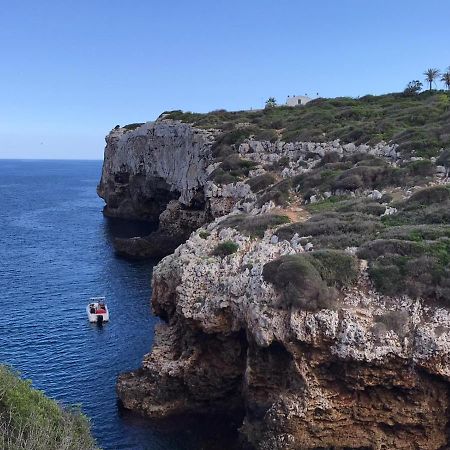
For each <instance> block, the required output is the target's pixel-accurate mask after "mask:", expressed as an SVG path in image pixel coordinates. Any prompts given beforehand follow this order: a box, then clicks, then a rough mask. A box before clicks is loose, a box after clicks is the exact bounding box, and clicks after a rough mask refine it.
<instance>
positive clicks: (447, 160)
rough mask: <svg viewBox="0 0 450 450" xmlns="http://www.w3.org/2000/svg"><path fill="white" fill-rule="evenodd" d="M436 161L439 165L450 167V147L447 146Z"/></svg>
mask: <svg viewBox="0 0 450 450" xmlns="http://www.w3.org/2000/svg"><path fill="white" fill-rule="evenodd" d="M436 163H437V164H438V165H439V166H444V167H450V148H446V149H445V150H444V151H443V152H442V153H441V154H440V155H439V158H438V159H437V161H436Z"/></svg>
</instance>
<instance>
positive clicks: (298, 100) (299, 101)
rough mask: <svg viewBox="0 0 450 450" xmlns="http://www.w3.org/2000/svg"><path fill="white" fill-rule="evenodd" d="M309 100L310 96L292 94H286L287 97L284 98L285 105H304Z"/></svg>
mask: <svg viewBox="0 0 450 450" xmlns="http://www.w3.org/2000/svg"><path fill="white" fill-rule="evenodd" d="M311 100H312V98H309V97H306V96H305V95H293V96H292V97H291V96H290V95H288V98H287V100H286V105H287V106H300V105H306V104H307V103H308V102H310V101H311Z"/></svg>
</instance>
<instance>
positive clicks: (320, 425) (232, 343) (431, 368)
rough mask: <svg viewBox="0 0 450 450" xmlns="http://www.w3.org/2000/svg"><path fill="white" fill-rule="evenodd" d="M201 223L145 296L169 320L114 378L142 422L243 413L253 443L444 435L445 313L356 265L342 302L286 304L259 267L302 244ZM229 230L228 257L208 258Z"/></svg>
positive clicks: (432, 445)
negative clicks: (147, 349) (379, 286)
mask: <svg viewBox="0 0 450 450" xmlns="http://www.w3.org/2000/svg"><path fill="white" fill-rule="evenodd" d="M208 232H209V233H210V235H209V236H208V237H207V238H206V239H202V238H201V237H200V236H199V234H198V233H194V234H193V235H192V236H191V238H190V239H189V240H188V241H187V242H186V244H184V245H182V246H181V247H180V248H178V249H177V250H176V251H175V253H174V254H173V255H171V256H168V257H166V258H165V259H163V260H162V261H161V263H160V264H159V265H158V266H157V267H156V269H155V272H154V276H153V299H152V304H153V308H154V311H155V312H156V314H157V315H159V316H160V317H162V318H163V319H164V320H165V323H164V324H161V325H160V326H159V328H158V329H157V332H156V335H157V340H156V341H155V344H154V347H153V350H152V352H151V353H150V354H149V355H147V356H146V357H145V359H144V361H143V366H142V369H140V370H139V371H138V372H133V373H130V374H125V375H122V376H121V377H120V378H119V382H118V392H119V396H120V398H121V399H122V401H123V402H124V404H125V406H126V407H128V408H131V409H137V410H141V411H143V412H144V413H145V414H147V415H149V416H151V417H160V416H167V415H169V414H174V413H177V414H179V413H186V412H190V411H203V412H211V411H212V412H213V411H223V410H224V409H225V410H228V409H230V408H234V409H236V410H238V409H239V408H241V409H243V410H244V411H245V420H244V422H243V425H242V429H241V431H242V433H243V434H244V435H245V436H246V438H247V439H248V440H249V441H250V442H251V443H252V444H253V445H254V446H255V448H258V449H267V450H269V449H316V448H317V449H318V448H330V447H332V448H354V449H363V448H373V449H383V448H385V449H411V448H415V449H438V448H442V446H444V445H445V444H446V442H447V426H448V418H449V411H448V401H449V384H448V380H449V375H450V369H449V367H450V366H449V362H450V359H449V358H450V344H449V342H450V314H449V311H448V310H447V309H445V308H438V307H429V306H427V305H426V304H424V303H423V302H422V301H420V300H416V301H414V300H412V299H410V298H408V297H406V296H404V297H401V298H391V297H384V296H382V295H380V294H378V293H376V292H375V291H374V290H373V288H372V287H371V285H370V283H369V281H368V279H367V267H366V266H365V265H364V264H363V263H361V267H360V273H359V277H358V282H357V284H356V285H355V286H353V287H352V288H349V289H347V290H343V291H342V292H341V294H340V295H341V297H340V299H339V308H337V309H323V310H320V311H317V312H310V311H304V310H289V309H288V310H286V309H283V308H281V307H280V306H279V305H280V293H278V292H276V290H274V288H273V286H271V285H270V284H268V283H266V282H265V281H264V280H263V277H262V269H263V266H264V264H265V263H267V262H269V261H272V260H273V259H274V258H277V257H279V256H281V255H292V254H298V253H302V252H304V251H305V250H304V247H302V246H301V245H300V244H298V242H296V240H295V239H294V240H293V241H290V242H289V241H282V242H280V241H277V239H276V237H275V238H274V236H275V235H274V234H272V233H271V232H267V233H266V235H265V237H264V238H263V239H262V240H261V241H259V240H252V239H251V238H249V237H246V236H244V235H242V234H240V233H239V232H236V231H235V230H232V229H229V228H225V229H220V225H219V224H213V225H210V226H209V227H208ZM200 233H201V232H200ZM230 239H232V240H233V242H237V243H238V245H239V250H238V252H237V253H235V254H233V255H231V256H228V257H226V258H224V259H221V258H220V257H215V256H208V255H212V254H213V250H214V248H215V247H216V246H217V244H219V243H220V242H225V241H228V240H230ZM396 314H398V318H397V319H392V317H397V315H396Z"/></svg>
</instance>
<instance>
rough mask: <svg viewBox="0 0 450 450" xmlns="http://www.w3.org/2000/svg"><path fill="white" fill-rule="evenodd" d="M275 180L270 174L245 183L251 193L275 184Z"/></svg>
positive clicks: (264, 174)
mask: <svg viewBox="0 0 450 450" xmlns="http://www.w3.org/2000/svg"><path fill="white" fill-rule="evenodd" d="M275 181H276V178H275V177H274V176H273V175H272V174H271V173H263V174H262V175H258V176H256V177H253V178H250V179H249V180H247V181H246V183H247V184H248V185H249V186H250V188H251V190H252V191H253V192H259V191H262V190H263V189H266V188H267V187H269V186H271V185H272V184H273V183H275Z"/></svg>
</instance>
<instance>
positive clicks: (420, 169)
mask: <svg viewBox="0 0 450 450" xmlns="http://www.w3.org/2000/svg"><path fill="white" fill-rule="evenodd" d="M406 169H407V170H408V173H409V174H410V175H412V176H422V177H430V176H432V175H434V173H435V171H436V166H435V165H434V164H433V163H432V162H431V161H430V160H429V159H422V160H418V161H412V162H410V163H408V164H407V165H406Z"/></svg>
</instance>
